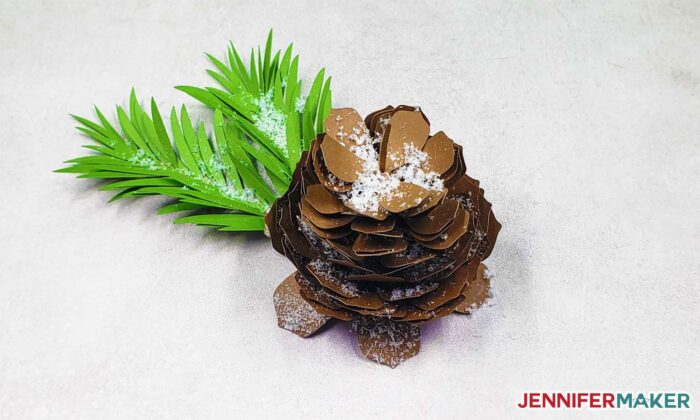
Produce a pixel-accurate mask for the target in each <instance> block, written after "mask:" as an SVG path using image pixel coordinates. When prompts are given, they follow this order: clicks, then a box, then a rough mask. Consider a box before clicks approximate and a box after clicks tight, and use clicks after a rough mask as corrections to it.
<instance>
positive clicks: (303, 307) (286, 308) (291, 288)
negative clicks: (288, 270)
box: [273, 273, 330, 337]
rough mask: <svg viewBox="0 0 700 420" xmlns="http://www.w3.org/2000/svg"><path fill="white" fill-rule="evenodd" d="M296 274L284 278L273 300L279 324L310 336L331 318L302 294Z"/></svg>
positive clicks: (304, 335)
mask: <svg viewBox="0 0 700 420" xmlns="http://www.w3.org/2000/svg"><path fill="white" fill-rule="evenodd" d="M295 275H296V273H294V274H292V275H290V276H289V277H287V278H286V279H284V281H283V282H282V283H280V285H279V286H277V289H275V293H274V295H273V301H274V304H275V312H277V325H279V327H280V328H284V329H285V330H289V331H291V332H293V333H294V334H296V335H298V336H300V337H308V336H310V335H311V334H313V333H315V332H316V331H318V329H319V328H321V327H322V326H323V325H324V324H325V323H326V322H328V320H329V319H330V318H329V317H327V316H325V315H322V314H320V313H319V312H318V311H316V309H314V307H313V306H311V305H310V304H309V303H308V302H307V301H306V300H305V299H304V298H303V297H302V296H301V295H300V293H299V285H298V284H297V282H296V280H295Z"/></svg>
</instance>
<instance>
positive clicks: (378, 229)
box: [266, 105, 501, 335]
mask: <svg viewBox="0 0 700 420" xmlns="http://www.w3.org/2000/svg"><path fill="white" fill-rule="evenodd" d="M465 172H466V167H465V163H464V159H463V156H462V147H461V146H459V145H457V144H455V143H453V141H452V140H451V139H450V138H448V137H447V135H445V133H443V132H442V131H439V132H437V133H435V134H433V135H432V136H431V135H430V123H429V121H428V119H427V118H426V117H425V115H424V114H423V112H422V111H421V110H420V109H419V108H416V107H411V106H405V105H402V106H399V107H397V108H394V107H391V106H388V107H386V108H384V109H381V110H379V111H375V112H373V113H371V114H369V115H368V116H367V117H366V118H365V119H364V121H363V120H362V118H361V116H360V115H359V114H358V113H357V112H356V111H355V110H354V109H349V108H343V109H334V110H332V111H331V114H330V116H329V117H328V119H327V120H326V122H325V134H321V135H319V136H318V138H317V139H316V140H315V141H314V142H313V143H312V145H311V150H310V151H309V152H306V153H304V155H302V158H301V161H300V162H299V165H298V166H297V168H296V171H295V173H294V176H293V180H292V184H291V186H290V188H289V190H288V191H287V193H286V194H285V195H284V196H283V197H281V198H280V199H278V200H277V202H276V203H275V204H274V205H273V207H272V209H271V210H270V212H269V214H268V215H267V217H266V223H267V227H268V229H269V232H270V236H271V238H272V243H273V246H274V248H275V249H276V250H277V251H278V252H280V253H282V254H283V255H286V256H287V258H289V259H290V260H291V261H292V263H294V265H295V266H296V268H297V270H298V272H297V273H296V277H295V279H296V282H297V285H298V287H299V293H300V295H301V296H302V297H303V299H304V300H305V301H306V302H307V303H308V304H309V305H310V306H311V307H312V308H313V309H315V310H316V311H317V312H318V313H319V314H320V315H323V316H326V317H332V318H337V319H341V320H353V319H355V320H357V319H358V318H362V317H379V318H388V319H390V320H392V321H395V322H397V323H404V322H410V323H420V322H425V321H428V320H432V319H436V318H439V317H442V316H445V315H448V314H450V313H452V312H454V311H457V312H461V313H468V312H469V311H470V310H471V309H474V308H475V307H477V306H478V305H480V304H481V303H483V302H484V301H485V300H486V298H487V296H488V290H489V283H488V279H487V278H485V276H484V268H485V267H484V266H483V265H482V264H481V261H482V260H484V259H486V258H487V257H488V256H489V254H490V253H491V250H492V249H493V246H494V244H495V242H496V237H497V236H498V232H499V229H500V227H501V225H500V223H499V222H498V221H497V220H496V218H495V217H494V214H493V212H492V211H491V204H490V203H489V202H488V201H486V199H485V198H484V191H483V189H481V188H479V182H478V181H477V180H475V179H472V178H470V177H469V176H467V175H466V174H465ZM297 285H295V286H297ZM300 335H301V334H300Z"/></svg>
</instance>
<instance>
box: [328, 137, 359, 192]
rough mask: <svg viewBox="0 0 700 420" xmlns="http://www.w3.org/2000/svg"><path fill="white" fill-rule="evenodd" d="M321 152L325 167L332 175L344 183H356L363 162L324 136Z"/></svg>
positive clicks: (346, 148) (348, 150) (345, 148)
mask: <svg viewBox="0 0 700 420" xmlns="http://www.w3.org/2000/svg"><path fill="white" fill-rule="evenodd" d="M321 151H322V152H323V159H324V162H325V163H326V167H327V168H328V170H329V171H331V173H333V175H335V176H337V177H338V178H340V179H341V180H343V181H345V182H355V181H357V176H358V174H360V173H361V172H362V170H363V165H364V160H362V159H360V158H359V157H357V155H356V154H354V153H353V152H351V151H350V148H349V147H347V146H343V145H341V144H340V143H339V142H337V141H336V140H334V139H333V138H332V137H329V136H326V137H324V138H323V142H322V143H321Z"/></svg>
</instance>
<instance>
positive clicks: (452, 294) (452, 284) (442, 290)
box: [411, 264, 470, 310]
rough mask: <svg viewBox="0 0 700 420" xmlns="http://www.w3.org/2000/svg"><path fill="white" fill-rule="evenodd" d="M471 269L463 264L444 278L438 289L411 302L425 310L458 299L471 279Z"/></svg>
mask: <svg viewBox="0 0 700 420" xmlns="http://www.w3.org/2000/svg"><path fill="white" fill-rule="evenodd" d="M469 270H470V267H469V266H468V265H466V264H465V265H463V266H461V267H460V268H459V269H458V270H457V271H456V272H454V273H453V274H452V275H451V276H450V277H448V278H447V279H445V280H443V281H442V282H441V283H440V286H438V288H437V289H435V290H433V291H431V292H429V293H426V294H424V295H423V296H421V297H419V298H417V299H414V300H412V301H411V304H413V305H415V306H416V307H418V308H420V309H423V310H433V309H436V308H438V307H439V306H442V305H444V304H445V303H447V302H449V301H451V300H453V299H456V298H457V296H459V295H460V293H461V292H462V289H463V288H464V285H465V284H467V280H469Z"/></svg>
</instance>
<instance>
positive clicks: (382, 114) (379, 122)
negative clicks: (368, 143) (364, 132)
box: [365, 105, 394, 134]
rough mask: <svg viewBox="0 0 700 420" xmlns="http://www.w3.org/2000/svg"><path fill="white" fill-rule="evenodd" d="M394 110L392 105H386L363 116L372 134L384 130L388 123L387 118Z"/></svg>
mask: <svg viewBox="0 0 700 420" xmlns="http://www.w3.org/2000/svg"><path fill="white" fill-rule="evenodd" d="M393 112H394V107H393V106H391V105H387V106H386V108H382V109H380V110H379V111H375V112H373V113H371V114H369V115H368V116H367V117H366V118H365V124H367V128H369V130H370V132H371V133H372V134H381V133H382V132H384V128H386V125H387V124H389V119H390V117H391V114H392V113H393Z"/></svg>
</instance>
